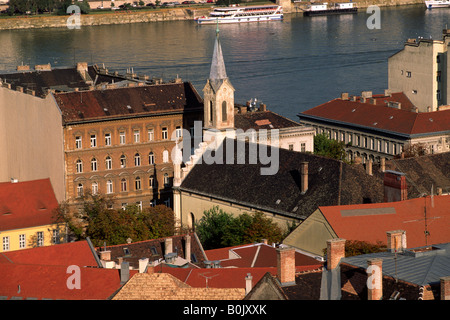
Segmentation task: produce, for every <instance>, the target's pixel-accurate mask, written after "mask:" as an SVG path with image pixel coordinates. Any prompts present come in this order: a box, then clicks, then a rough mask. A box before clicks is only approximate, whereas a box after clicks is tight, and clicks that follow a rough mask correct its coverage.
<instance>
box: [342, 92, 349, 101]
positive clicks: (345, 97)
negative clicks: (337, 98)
mask: <svg viewBox="0 0 450 320" xmlns="http://www.w3.org/2000/svg"><path fill="white" fill-rule="evenodd" d="M341 100H348V92H342V93H341Z"/></svg>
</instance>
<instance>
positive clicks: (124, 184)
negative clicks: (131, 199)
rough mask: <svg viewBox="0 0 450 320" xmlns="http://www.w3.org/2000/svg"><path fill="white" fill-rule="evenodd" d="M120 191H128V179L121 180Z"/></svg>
mask: <svg viewBox="0 0 450 320" xmlns="http://www.w3.org/2000/svg"><path fill="white" fill-rule="evenodd" d="M120 191H121V192H126V191H127V179H125V178H123V179H122V180H120Z"/></svg>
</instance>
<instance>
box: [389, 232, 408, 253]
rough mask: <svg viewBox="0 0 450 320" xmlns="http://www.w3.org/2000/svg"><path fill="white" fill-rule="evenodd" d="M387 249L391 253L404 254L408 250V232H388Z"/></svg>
mask: <svg viewBox="0 0 450 320" xmlns="http://www.w3.org/2000/svg"><path fill="white" fill-rule="evenodd" d="M386 235H387V249H388V250H389V251H390V252H396V251H397V252H402V251H403V250H404V249H406V231H404V230H394V231H387V232H386Z"/></svg>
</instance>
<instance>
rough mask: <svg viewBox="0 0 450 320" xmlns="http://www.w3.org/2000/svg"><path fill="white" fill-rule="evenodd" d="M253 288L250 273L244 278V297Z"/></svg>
mask: <svg viewBox="0 0 450 320" xmlns="http://www.w3.org/2000/svg"><path fill="white" fill-rule="evenodd" d="M252 288H253V277H252V275H251V273H248V274H247V276H246V277H245V295H247V294H248V293H249V292H250V291H252Z"/></svg>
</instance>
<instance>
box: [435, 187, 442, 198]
mask: <svg viewBox="0 0 450 320" xmlns="http://www.w3.org/2000/svg"><path fill="white" fill-rule="evenodd" d="M436 194H437V195H438V196H442V188H439V187H438V188H436Z"/></svg>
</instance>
